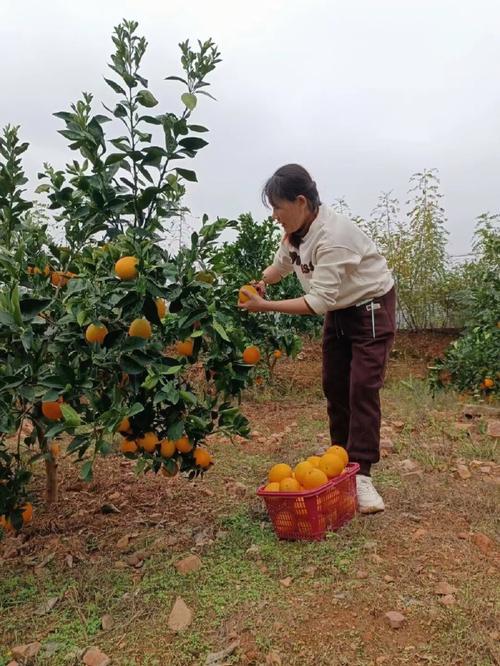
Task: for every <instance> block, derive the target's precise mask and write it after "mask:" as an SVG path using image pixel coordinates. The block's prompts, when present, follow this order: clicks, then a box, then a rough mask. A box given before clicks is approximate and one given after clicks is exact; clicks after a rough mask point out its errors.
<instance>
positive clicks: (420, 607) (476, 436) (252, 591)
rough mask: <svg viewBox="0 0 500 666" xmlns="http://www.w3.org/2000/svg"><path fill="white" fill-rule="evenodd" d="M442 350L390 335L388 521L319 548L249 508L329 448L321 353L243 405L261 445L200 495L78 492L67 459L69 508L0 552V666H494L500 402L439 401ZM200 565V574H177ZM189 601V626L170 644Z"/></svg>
mask: <svg viewBox="0 0 500 666" xmlns="http://www.w3.org/2000/svg"><path fill="white" fill-rule="evenodd" d="M450 339H451V336H447V335H443V334H435V335H429V334H426V335H416V334H414V335H404V334H399V336H398V339H397V343H396V347H395V351H394V352H393V354H392V357H391V361H390V366H389V370H388V375H387V381H386V387H385V389H384V391H383V396H382V400H383V412H384V420H383V433H382V437H383V440H384V447H385V448H384V455H383V458H382V460H381V463H380V464H379V465H378V466H377V470H376V472H375V474H374V477H375V481H376V485H377V486H378V487H379V488H380V490H381V491H382V493H383V496H384V499H385V501H386V505H387V510H386V511H385V513H383V514H379V515H376V516H372V517H361V516H356V518H355V519H354V520H353V521H352V522H351V523H350V524H349V525H348V526H346V527H344V528H343V529H342V530H340V531H339V532H338V533H336V534H332V535H331V536H330V537H329V538H327V539H326V540H325V541H323V542H317V543H305V542H298V543H291V542H283V541H278V540H277V539H276V537H275V536H274V533H273V531H272V529H271V525H270V523H269V521H268V519H267V515H266V513H265V510H264V507H263V505H262V503H261V500H260V499H259V498H257V497H256V496H255V491H256V489H257V487H258V485H260V483H261V482H262V481H263V479H264V477H265V474H266V471H267V469H268V468H269V467H270V466H271V465H272V464H274V463H276V462H287V463H290V464H294V463H296V462H298V461H299V460H300V459H301V458H303V457H305V456H307V455H311V454H313V453H314V452H315V451H317V450H318V449H322V448H324V447H326V446H327V445H328V443H329V440H328V434H327V427H326V413H325V402H324V399H323V396H322V391H321V379H320V377H321V372H320V369H321V358H320V344H319V342H315V343H311V344H308V345H306V347H305V349H304V351H303V352H302V353H301V355H300V356H299V358H297V359H296V360H293V361H292V360H285V359H282V360H280V362H279V364H278V366H277V370H276V374H275V378H274V383H273V385H272V386H270V387H269V386H265V385H264V386H260V387H254V388H253V389H252V390H251V391H248V392H247V393H246V395H245V399H244V403H243V411H244V413H245V414H246V415H247V416H248V417H249V418H250V421H251V424H252V431H253V432H252V437H251V439H250V440H239V441H238V442H236V443H234V444H233V443H231V442H229V441H228V440H222V439H218V440H215V441H213V442H212V443H211V444H210V448H211V450H212V452H213V453H214V454H215V459H216V465H215V466H214V467H213V468H212V469H211V470H210V471H209V472H208V473H207V474H206V475H205V477H204V478H203V479H202V480H197V481H196V482H188V481H187V480H185V479H181V478H174V479H166V478H164V477H163V476H161V475H159V476H158V477H155V476H154V475H152V474H148V475H146V476H140V477H137V476H136V475H135V474H134V471H133V466H134V463H133V462H132V461H129V460H126V459H124V458H123V457H122V456H121V455H119V454H117V455H116V456H115V455H113V456H110V457H108V458H106V459H98V460H97V462H96V465H95V477H94V481H93V482H92V483H91V484H84V483H83V482H82V481H80V480H79V479H78V472H77V469H76V468H75V466H74V465H73V464H72V463H70V462H69V461H65V460H64V445H63V446H62V456H63V457H62V459H61V463H60V474H61V489H60V501H59V504H58V505H57V506H56V507H54V508H51V509H50V510H47V509H46V508H45V505H44V502H43V499H39V501H38V503H37V502H36V501H35V513H34V519H33V523H32V524H31V525H30V526H28V527H27V528H26V529H25V530H24V531H23V532H22V533H21V535H20V536H19V537H13V536H8V537H7V538H6V539H5V540H4V541H3V542H2V543H1V544H0V558H1V559H0V566H1V571H2V575H1V578H0V613H1V617H0V665H1V666H4V665H6V664H8V663H9V662H10V660H11V659H12V658H13V657H12V655H11V653H10V650H11V649H12V648H14V647H16V646H19V645H20V644H27V643H33V642H36V641H38V642H39V643H40V644H41V647H39V646H37V648H36V649H38V647H39V651H38V654H37V656H36V657H35V660H34V662H33V663H35V664H39V665H48V664H50V665H51V666H59V665H63V664H65V665H67V664H75V665H76V664H81V663H84V662H82V658H83V657H82V655H83V654H85V651H86V649H87V648H89V647H90V646H96V647H98V648H99V649H100V650H101V651H102V652H103V653H104V654H105V655H107V656H108V657H109V658H110V659H111V660H112V661H111V663H113V664H119V665H120V666H132V665H141V666H153V665H155V666H163V665H164V664H170V665H172V666H191V665H195V664H200V665H203V664H210V663H212V664H246V665H251V664H255V665H257V664H259V665H260V664H271V665H272V664H275V665H279V664H283V665H285V664H286V665H292V666H293V665H297V666H306V665H307V666H308V665H311V666H321V665H325V666H326V665H334V666H335V665H337V664H338V665H341V664H349V665H350V666H357V665H359V666H361V665H365V664H374V665H377V664H387V665H388V666H389V665H390V666H394V665H398V664H438V665H440V666H441V665H443V664H463V665H464V666H465V665H467V666H473V665H477V666H486V665H490V664H497V663H499V659H500V642H499V639H500V627H499V625H498V608H499V593H498V590H499V586H498V568H499V564H500V559H499V551H498V548H497V544H498V541H497V540H496V536H495V528H496V525H495V514H496V508H497V507H498V500H499V492H498V490H499V483H500V465H499V458H498V443H499V439H498V437H495V436H493V435H494V433H495V423H494V420H495V419H500V416H495V409H496V408H497V407H498V405H496V406H495V404H493V403H492V404H490V405H487V406H488V407H489V409H490V410H491V412H490V414H489V415H486V416H485V415H483V416H478V417H474V418H466V417H465V416H464V415H463V411H464V404H465V402H470V400H469V399H467V398H463V397H462V396H458V395H457V394H456V393H453V392H448V393H440V394H438V395H437V396H436V397H435V398H433V397H432V396H431V394H430V393H429V391H428V389H427V388H426V383H425V381H424V379H425V373H426V366H427V364H428V363H429V361H430V360H431V359H432V358H434V357H435V356H436V355H437V354H439V353H441V352H442V350H443V349H444V348H445V347H446V345H447V344H448V343H449V341H450ZM488 431H489V432H490V433H493V434H488ZM497 435H498V432H497ZM41 472H42V470H40V474H39V476H37V479H36V482H35V484H34V485H35V491H36V493H37V494H38V497H39V498H43V497H44V491H43V487H44V477H43V474H42V473H41ZM192 554H196V555H197V556H198V557H199V559H200V561H201V567H199V568H198V569H196V570H194V571H191V572H190V573H187V574H182V573H180V572H179V571H178V570H177V568H176V567H175V566H174V565H175V564H176V563H178V561H179V560H183V559H184V558H186V557H187V556H189V555H192ZM194 564H195V566H196V565H199V562H195V563H194ZM178 596H180V597H182V599H183V600H184V602H185V603H186V604H187V606H188V607H189V609H190V610H191V611H192V622H191V624H190V625H189V626H188V627H187V628H186V629H185V630H184V631H182V632H178V633H176V632H174V631H172V630H171V629H170V628H169V624H168V621H169V617H170V613H171V610H172V607H173V604H174V602H175V600H176V598H177V597H178ZM390 611H397V612H398V613H401V614H402V615H403V616H404V619H403V620H402V621H401V626H400V627H399V628H393V627H391V625H390V623H389V621H388V618H387V617H386V613H387V612H390ZM36 649H35V651H36ZM220 651H223V652H222V653H221V654H219V655H214V654H213V653H218V652H220Z"/></svg>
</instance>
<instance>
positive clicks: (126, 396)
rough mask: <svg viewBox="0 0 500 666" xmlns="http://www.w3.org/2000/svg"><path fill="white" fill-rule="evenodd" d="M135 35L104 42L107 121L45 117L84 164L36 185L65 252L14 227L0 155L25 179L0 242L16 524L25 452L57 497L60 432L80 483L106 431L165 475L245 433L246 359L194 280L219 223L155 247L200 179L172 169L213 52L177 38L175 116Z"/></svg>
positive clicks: (6, 421)
mask: <svg viewBox="0 0 500 666" xmlns="http://www.w3.org/2000/svg"><path fill="white" fill-rule="evenodd" d="M136 29H137V24H136V23H135V22H128V21H124V22H123V23H122V24H121V25H119V26H118V27H117V28H116V29H115V32H114V35H113V42H114V45H115V52H114V54H113V55H112V57H111V64H110V67H111V70H112V71H113V73H114V77H113V78H112V79H106V81H107V83H108V84H109V86H110V88H111V89H112V90H113V91H114V92H115V93H116V94H117V95H118V97H119V99H118V100H117V101H116V103H115V104H114V105H113V106H109V105H108V106H107V107H106V109H107V110H108V112H109V113H110V114H111V117H110V116H109V115H101V114H95V113H93V111H92V104H93V98H92V95H90V94H87V93H84V95H83V97H82V99H81V100H79V101H78V102H77V103H76V104H74V105H72V107H71V110H70V111H67V112H61V113H57V114H56V116H57V117H59V118H60V119H62V120H63V121H64V123H65V128H64V129H63V130H61V134H62V135H63V136H64V137H65V138H66V139H68V140H69V141H70V148H71V149H72V150H74V151H75V152H76V153H77V154H79V157H78V158H76V159H74V160H73V161H72V162H71V163H70V164H68V165H67V166H66V168H65V169H64V170H56V169H54V168H52V167H51V166H49V165H46V166H45V170H44V172H43V173H41V174H39V177H40V179H41V180H42V181H43V183H42V185H41V186H40V187H39V188H38V191H39V192H45V193H46V194H47V196H48V199H49V201H50V208H51V209H52V210H54V211H56V214H57V218H56V219H57V220H58V221H60V222H61V223H62V224H63V225H64V231H65V233H64V236H65V239H64V245H62V246H61V245H58V244H56V243H54V242H53V240H52V239H50V238H49V237H48V236H47V234H46V230H45V229H44V227H43V226H42V227H38V228H34V227H33V225H27V224H25V223H23V216H24V217H26V210H27V207H28V204H27V203H26V202H24V200H23V199H22V193H21V192H20V191H19V186H20V184H22V180H23V179H24V175H23V174H22V169H21V166H20V153H21V152H22V150H24V149H25V146H26V144H23V145H22V146H17V147H14V148H13V147H12V146H11V147H10V149H6V151H7V153H8V156H7V157H5V155H4V153H3V152H2V157H3V159H4V160H5V163H4V166H5V164H7V162H8V159H9V155H11V157H12V155H13V156H14V157H15V159H16V160H17V162H18V163H19V164H18V171H19V174H18V176H17V177H18V178H19V179H20V181H19V183H18V184H17V185H16V187H17V190H16V195H15V196H10V195H9V192H7V193H6V196H7V199H9V202H10V203H9V202H8V206H10V208H9V214H8V215H5V214H4V215H3V218H2V227H3V232H2V233H6V234H9V233H10V234H12V233H13V231H12V230H13V229H14V226H16V225H17V226H16V233H17V234H18V235H17V238H16V243H15V244H13V243H11V244H10V245H6V247H5V248H4V249H3V250H2V255H1V269H2V285H1V286H2V291H1V294H0V299H1V301H0V325H1V328H0V363H1V365H0V372H1V375H0V382H1V383H0V401H1V412H2V421H1V424H0V430H1V434H2V437H1V440H0V455H1V458H0V460H1V461H2V463H1V464H2V468H1V469H2V477H1V479H2V484H1V488H0V491H1V492H0V515H4V516H6V517H7V520H11V521H12V523H13V524H14V526H15V527H19V526H20V524H21V523H22V511H21V509H22V506H23V500H24V496H23V493H24V487H25V484H26V482H27V478H28V476H27V475H28V472H27V471H26V470H25V468H24V467H23V465H24V463H23V461H24V460H25V456H23V451H22V449H23V447H25V446H26V447H28V450H29V451H30V452H31V454H32V456H33V457H32V458H31V461H33V460H34V459H36V458H37V457H42V458H44V460H45V463H46V465H47V472H48V475H47V478H48V493H47V497H48V500H49V501H55V500H56V499H57V479H56V469H57V456H58V443H57V438H58V437H59V436H60V435H61V434H62V433H66V434H67V435H69V437H70V438H71V441H70V443H69V445H68V449H67V450H68V453H69V454H73V455H75V456H76V457H77V458H78V460H79V461H80V462H81V476H82V478H84V479H90V478H91V475H92V465H93V461H94V459H95V457H96V455H97V454H99V453H101V454H106V453H108V452H110V451H111V450H112V448H113V444H112V440H113V435H114V434H115V433H117V432H121V433H122V435H123V437H124V439H123V440H122V441H121V444H120V448H121V449H122V451H123V452H124V453H125V455H127V456H131V457H134V458H137V459H138V469H139V470H143V469H153V470H154V471H155V472H158V471H160V470H162V471H163V473H164V474H165V475H166V476H171V475H173V474H175V473H177V472H178V471H183V472H185V473H186V474H193V473H194V474H197V473H199V472H202V471H204V470H205V469H206V468H208V466H209V465H210V463H211V456H210V454H209V453H208V452H206V451H205V450H204V449H203V447H202V446H201V444H202V443H203V442H204V440H205V439H206V437H207V435H209V434H211V433H213V432H215V431H217V430H222V431H224V432H226V433H227V434H233V433H238V434H242V435H245V434H247V432H248V423H247V421H246V419H245V418H244V417H243V416H242V415H241V414H240V412H239V410H238V408H237V407H235V406H234V398H237V397H238V396H239V394H240V391H241V389H242V387H243V386H244V385H245V382H246V381H247V378H248V375H249V372H250V369H251V368H250V366H248V365H247V364H245V363H244V362H243V361H242V359H241V354H240V348H239V338H238V335H237V334H236V332H235V331H234V330H227V329H226V322H227V321H228V320H229V309H230V306H229V305H228V304H226V305H224V301H223V300H222V299H221V297H220V293H219V291H218V288H217V286H210V287H209V288H207V283H206V282H203V281H201V280H200V279H199V275H197V273H199V271H200V267H199V266H198V264H199V258H200V257H202V256H203V255H204V253H206V252H207V248H209V247H211V246H212V245H213V244H214V243H215V242H216V240H217V237H218V235H219V234H220V233H221V232H222V230H223V229H224V228H225V226H227V225H228V224H230V223H228V222H227V221H225V220H217V221H216V222H214V223H212V224H209V223H208V220H206V219H205V220H204V223H203V225H202V229H201V230H200V232H199V234H194V235H193V237H192V239H191V245H190V247H188V248H185V249H184V250H183V251H181V252H179V253H178V254H177V255H176V256H172V255H171V254H170V253H169V251H168V248H165V247H164V243H162V231H163V230H164V229H165V227H166V226H167V225H168V223H169V219H171V218H172V217H173V216H175V215H176V214H178V213H179V211H180V209H181V205H182V197H183V195H184V192H185V183H186V181H195V180H196V174H195V172H194V171H192V170H190V169H185V168H182V167H179V166H176V164H178V163H179V161H180V160H185V159H186V158H193V157H195V155H196V153H197V152H198V150H200V149H201V148H203V147H204V146H205V145H207V142H206V141H205V140H204V139H202V138H201V137H199V136H198V135H199V134H200V133H203V132H205V131H206V128H204V127H202V126H200V125H194V124H191V122H190V117H191V114H192V112H193V111H194V109H195V107H196V105H197V100H198V96H199V95H208V93H207V92H206V91H205V90H204V88H205V87H206V86H207V85H208V84H207V83H206V81H205V79H206V77H207V75H208V74H209V73H210V72H211V71H212V70H213V69H214V68H215V66H216V64H217V63H218V62H219V53H218V50H217V48H216V46H215V44H214V43H213V42H212V41H211V40H209V41H207V42H204V43H201V42H199V43H198V48H197V50H193V49H192V48H191V47H190V45H189V43H188V42H184V43H182V44H180V48H181V52H182V57H181V62H182V67H183V70H184V76H182V77H169V78H170V79H176V80H178V81H180V82H181V83H182V84H183V85H184V86H185V87H186V91H185V92H184V93H183V94H182V96H181V102H182V106H183V110H182V113H180V114H175V113H172V112H168V113H167V112H165V113H161V114H156V115H151V111H150V109H152V108H153V107H155V106H157V104H158V102H157V99H156V98H155V97H154V96H153V94H152V93H151V92H150V90H149V86H148V81H147V80H146V79H145V78H144V77H143V75H142V73H141V70H140V66H141V61H142V58H143V56H144V53H145V51H146V47H147V43H146V41H145V39H144V38H143V37H139V36H138V35H137V34H136ZM106 123H110V127H111V128H115V125H116V124H117V123H121V124H122V125H123V127H124V132H122V133H121V134H120V135H119V136H116V138H109V137H108V136H107V135H106V133H105V129H104V128H105V126H106ZM153 136H156V137H161V144H160V145H157V144H156V143H154V141H153ZM9 151H10V152H9ZM16 151H17V152H16ZM3 171H6V172H7V173H8V174H10V171H11V169H9V168H8V167H5V168H4V169H3ZM3 171H2V173H3ZM9 177H10V175H8V176H7V177H6V178H4V180H5V181H6V182H7V180H8V178H9ZM2 187H3V190H5V185H3V186H2V185H1V184H0V188H2ZM9 187H10V188H11V189H12V184H10V185H9ZM3 190H0V191H3ZM9 197H10V198H9ZM12 219H15V220H17V222H16V225H14V223H13V222H12ZM167 301H168V302H170V308H169V310H170V311H169V312H167ZM183 342H184V344H182V343H183ZM23 420H28V422H30V423H31V424H32V425H33V431H32V432H31V433H30V434H28V435H27V436H25V437H24V438H22V436H21V434H19V437H18V438H17V446H15V447H12V445H11V446H8V445H7V444H6V436H7V435H9V434H12V433H13V432H16V431H17V430H18V429H19V426H20V425H21V423H22V422H23ZM21 440H23V441H21ZM36 445H38V446H37V448H35V447H36ZM16 470H17V471H16Z"/></svg>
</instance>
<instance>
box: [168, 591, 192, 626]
mask: <svg viewBox="0 0 500 666" xmlns="http://www.w3.org/2000/svg"><path fill="white" fill-rule="evenodd" d="M192 621H193V611H192V610H191V609H190V608H189V606H187V605H186V603H185V601H184V599H183V598H182V597H177V599H176V600H175V603H174V605H173V606H172V610H171V611H170V615H169V617H168V627H169V629H171V630H172V631H175V632H176V633H178V632H181V631H185V630H186V629H187V628H188V627H189V625H190V624H191V622H192Z"/></svg>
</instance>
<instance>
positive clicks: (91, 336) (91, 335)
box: [85, 324, 109, 345]
mask: <svg viewBox="0 0 500 666" xmlns="http://www.w3.org/2000/svg"><path fill="white" fill-rule="evenodd" d="M108 333H109V331H108V329H107V328H106V326H104V324H89V326H87V330H86V331H85V340H87V342H90V343H91V344H92V343H95V342H97V344H98V345H102V343H103V342H104V338H105V337H106V336H107V334H108Z"/></svg>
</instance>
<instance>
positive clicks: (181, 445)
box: [175, 435, 193, 453]
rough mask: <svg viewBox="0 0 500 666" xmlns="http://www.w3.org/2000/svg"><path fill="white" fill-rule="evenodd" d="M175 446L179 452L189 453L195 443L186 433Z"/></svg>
mask: <svg viewBox="0 0 500 666" xmlns="http://www.w3.org/2000/svg"><path fill="white" fill-rule="evenodd" d="M175 448H176V449H177V451H179V453H189V452H190V451H191V450H192V448H193V445H192V444H191V442H190V441H189V439H188V438H187V437H186V435H184V437H181V438H180V439H178V440H177V441H176V442H175Z"/></svg>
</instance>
